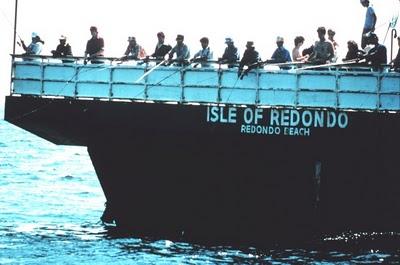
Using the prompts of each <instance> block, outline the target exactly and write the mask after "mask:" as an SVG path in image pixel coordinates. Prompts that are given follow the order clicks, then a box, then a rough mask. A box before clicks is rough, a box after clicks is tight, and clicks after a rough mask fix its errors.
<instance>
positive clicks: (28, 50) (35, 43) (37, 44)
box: [21, 32, 44, 60]
mask: <svg viewBox="0 0 400 265" xmlns="http://www.w3.org/2000/svg"><path fill="white" fill-rule="evenodd" d="M43 44H44V41H42V40H41V39H40V37H39V35H38V34H37V33H36V32H32V42H31V43H30V44H29V45H28V46H26V45H25V42H24V41H23V40H21V45H22V48H23V49H24V51H25V53H24V54H25V55H39V54H40V53H41V52H42V49H43ZM27 60H30V59H27Z"/></svg>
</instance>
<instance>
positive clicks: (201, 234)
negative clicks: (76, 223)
mask: <svg viewBox="0 0 400 265" xmlns="http://www.w3.org/2000/svg"><path fill="white" fill-rule="evenodd" d="M22 57H23V56H20V55H13V58H14V59H13V65H12V68H13V69H12V82H11V91H10V95H8V96H7V97H6V101H5V120H7V121H8V122H10V123H12V124H14V125H16V126H18V127H20V128H23V129H25V130H27V131H29V132H31V133H33V134H35V135H38V136H39V137H41V138H43V139H46V140H48V141H50V142H52V143H54V144H57V145H74V146H86V147H87V150H88V153H89V155H90V158H91V161H92V163H93V166H94V169H95V171H96V174H97V176H98V179H99V182H100V184H101V187H102V189H103V191H104V195H105V198H106V200H107V203H106V207H105V212H104V214H103V216H102V220H103V221H105V222H108V223H114V224H115V225H116V226H117V227H118V228H121V229H124V230H127V231H131V232H132V233H134V234H135V235H138V236H153V237H160V238H168V239H171V240H183V241H195V242H204V243H210V244H225V243H227V244H234V243H235V244H236V243H238V244H247V245H260V244H266V243H267V242H286V243H293V242H303V241H304V240H305V239H309V238H311V237H313V238H315V237H322V236H323V235H332V234H340V233H342V232H347V231H389V232H395V231H399V224H400V196H399V189H398V186H399V184H400V178H399V172H400V164H399V163H398V156H399V150H400V140H399V135H400V114H399V113H400V74H399V73H396V72H390V71H388V70H387V69H386V70H383V71H379V72H376V71H372V70H371V69H370V68H364V67H350V66H339V65H335V66H331V67H327V68H318V67H317V68H314V69H309V68H305V70H302V68H301V67H299V66H296V65H295V66H293V67H289V68H288V67H285V69H280V68H279V67H278V68H276V67H275V68H274V67H270V68H266V69H262V68H260V69H255V70H252V71H250V72H249V73H248V75H247V76H245V77H244V78H243V79H242V80H241V79H239V78H238V77H237V70H235V69H228V68H224V67H223V66H221V65H219V64H218V63H216V62H215V63H214V64H213V67H209V68H194V67H191V66H190V65H189V66H182V67H177V66H169V67H167V66H157V67H156V69H155V65H156V63H157V62H153V61H151V60H150V61H149V60H146V61H131V62H129V63H123V64H121V63H117V62H116V60H115V58H104V64H93V65H90V64H88V65H85V64H83V63H82V58H80V57H71V58H72V59H73V60H72V61H70V62H69V63H63V62H62V61H61V60H57V59H54V58H52V57H47V56H35V58H34V59H32V60H29V61H27V60H22V59H23V58H22ZM153 68H154V69H153ZM143 76H144V77H143Z"/></svg>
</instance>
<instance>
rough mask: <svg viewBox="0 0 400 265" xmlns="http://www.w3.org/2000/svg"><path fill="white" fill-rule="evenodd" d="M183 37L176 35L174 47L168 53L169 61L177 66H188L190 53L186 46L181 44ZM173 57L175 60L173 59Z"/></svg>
mask: <svg viewBox="0 0 400 265" xmlns="http://www.w3.org/2000/svg"><path fill="white" fill-rule="evenodd" d="M184 39H185V37H184V36H183V35H180V34H178V35H177V36H176V45H175V47H174V48H172V50H171V51H170V52H169V61H170V63H171V62H176V63H177V64H176V65H177V66H183V65H188V60H189V58H190V51H189V48H188V46H187V45H186V44H184V43H183V40H184ZM174 55H175V59H173V58H174Z"/></svg>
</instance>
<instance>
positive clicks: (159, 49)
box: [151, 32, 172, 61]
mask: <svg viewBox="0 0 400 265" xmlns="http://www.w3.org/2000/svg"><path fill="white" fill-rule="evenodd" d="M157 39H158V41H157V45H156V48H155V49H154V53H153V54H152V55H151V57H153V58H155V59H156V60H159V61H162V60H164V58H165V55H167V54H168V53H169V51H170V50H171V49H172V47H171V45H168V44H165V43H164V41H165V34H164V32H158V33H157Z"/></svg>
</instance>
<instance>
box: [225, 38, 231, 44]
mask: <svg viewBox="0 0 400 265" xmlns="http://www.w3.org/2000/svg"><path fill="white" fill-rule="evenodd" d="M225 43H233V39H232V38H229V37H228V38H225Z"/></svg>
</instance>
